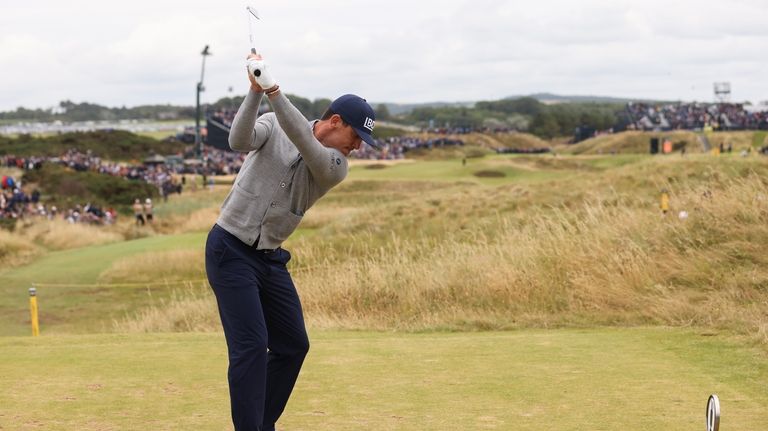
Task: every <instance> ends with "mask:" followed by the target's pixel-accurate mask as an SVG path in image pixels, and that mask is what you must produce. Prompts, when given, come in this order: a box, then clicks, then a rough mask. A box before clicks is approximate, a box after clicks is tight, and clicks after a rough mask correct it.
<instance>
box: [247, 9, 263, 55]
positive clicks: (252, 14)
mask: <svg viewBox="0 0 768 431" xmlns="http://www.w3.org/2000/svg"><path fill="white" fill-rule="evenodd" d="M245 10H246V11H248V32H249V36H250V38H251V52H252V53H254V54H256V44H255V43H254V42H253V19H254V18H255V19H259V20H260V19H261V18H259V13H258V12H256V9H254V8H252V7H250V6H246V7H245Z"/></svg>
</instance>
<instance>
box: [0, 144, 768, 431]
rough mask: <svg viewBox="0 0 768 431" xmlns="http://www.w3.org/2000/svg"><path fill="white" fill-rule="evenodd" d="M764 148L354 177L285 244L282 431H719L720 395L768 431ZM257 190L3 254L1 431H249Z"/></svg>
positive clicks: (45, 236)
mask: <svg viewBox="0 0 768 431" xmlns="http://www.w3.org/2000/svg"><path fill="white" fill-rule="evenodd" d="M759 138H760V139H757V138H752V136H751V135H750V136H748V137H746V136H745V137H734V138H730V139H731V141H732V142H736V143H737V145H736V148H735V150H736V151H735V152H734V153H732V154H720V155H715V154H710V153H707V152H703V151H689V152H688V153H687V154H685V155H683V156H681V155H680V154H679V153H674V154H668V155H655V156H651V155H646V154H642V153H641V151H631V149H627V148H628V147H627V146H624V147H622V146H617V145H614V144H613V143H611V142H608V141H607V140H605V139H603V140H602V141H599V142H597V143H595V142H594V141H586V142H583V143H580V144H577V145H572V146H569V147H567V148H563V149H561V150H558V151H556V152H555V153H554V154H553V153H547V154H541V155H525V154H494V153H491V152H488V151H481V149H480V148H475V147H471V148H465V149H462V150H460V151H464V152H465V154H461V153H458V154H457V153H456V152H455V150H454V151H453V152H441V151H440V150H439V149H436V150H434V152H433V153H431V154H426V155H423V156H421V157H418V158H413V159H406V160H400V161H353V162H351V169H350V172H349V176H348V178H347V179H346V181H344V182H343V183H342V184H341V185H339V186H338V187H336V188H334V189H333V190H331V192H329V193H328V194H327V195H326V196H325V197H323V198H322V199H321V200H320V201H319V202H318V203H317V204H316V205H315V206H313V207H312V208H311V209H310V210H309V211H308V212H307V213H306V215H305V217H304V219H303V221H302V222H301V225H300V226H299V229H298V230H297V231H296V232H295V233H294V234H293V235H292V236H291V237H290V239H289V240H288V241H287V242H286V243H285V244H284V247H285V248H286V249H288V250H290V251H291V254H292V255H293V258H292V260H291V261H290V262H289V264H288V267H289V269H290V270H291V273H292V275H293V277H294V280H295V283H296V286H297V289H298V291H299V294H300V296H301V300H302V304H303V307H304V313H305V317H306V322H307V326H308V329H309V335H310V344H311V348H310V351H309V355H308V356H307V359H306V361H305V364H304V367H303V369H302V372H301V375H300V377H299V380H298V383H297V386H296V389H295V391H294V393H293V395H292V397H291V399H290V401H289V403H288V406H287V408H286V411H285V413H284V415H283V416H282V417H281V419H280V422H279V423H278V429H279V430H281V431H282V430H288V431H296V430H326V429H327V430H361V429H369V430H435V431H437V430H486V429H487V430H517V429H523V430H557V431H560V430H562V431H565V430H574V431H575V430H647V429H655V430H700V429H704V421H705V407H706V402H707V398H708V397H709V395H710V394H713V393H714V394H717V395H718V396H719V398H720V402H721V406H722V419H721V427H722V428H721V429H723V430H762V429H768V409H766V408H765V406H766V405H768V391H766V390H765V388H766V387H768V360H767V359H768V252H767V251H768V249H766V244H768V181H766V178H768V159H766V158H765V156H761V155H757V151H751V152H750V154H749V156H745V157H742V156H740V155H739V151H740V150H741V149H742V148H741V147H740V146H745V147H749V146H752V147H754V148H755V149H756V148H757V147H758V146H759V145H761V144H762V141H763V139H764V134H761V135H760V137H759ZM597 139H600V138H597ZM717 139H723V138H722V136H718V135H717V134H715V136H714V138H713V139H712V141H713V142H718V141H717ZM742 141H743V142H742ZM638 142H639V141H638ZM643 142H644V143H645V142H647V139H645V138H644V140H643ZM628 145H629V144H628ZM638 145H639V144H638ZM644 145H645V144H644ZM612 148H619V149H621V150H620V151H613V152H612ZM233 178H234V177H220V178H217V179H216V181H215V185H214V186H212V187H210V188H208V187H202V186H201V187H197V188H196V189H195V190H194V191H192V190H185V191H184V193H182V194H180V195H172V196H170V198H169V199H168V200H167V202H162V201H159V202H157V204H156V207H155V217H156V220H155V223H154V224H153V225H151V226H150V225H147V226H136V225H135V224H134V223H133V220H132V219H131V218H130V216H121V218H120V219H119V220H118V222H117V223H115V224H114V225H112V226H86V225H69V224H67V223H65V222H63V221H47V220H42V221H35V222H33V223H28V224H19V225H17V227H16V229H14V230H13V231H12V232H8V231H5V230H4V231H0V264H2V270H1V271H0V387H2V388H3V389H2V390H1V391H0V430H3V431H7V430H88V431H90V430H180V429H196V430H227V429H231V427H232V425H231V419H230V414H229V394H228V389H227V350H226V344H225V340H224V336H223V333H222V331H221V323H220V321H219V316H218V313H217V309H216V302H215V298H214V296H213V294H212V292H211V290H210V287H209V286H208V283H207V280H206V274H205V265H204V263H205V262H204V249H205V241H206V235H207V232H208V230H209V229H210V227H211V226H212V224H213V223H214V222H215V220H216V217H217V215H218V208H219V205H220V204H221V202H222V201H223V200H224V198H225V196H226V195H227V193H228V191H229V189H230V187H231V183H232V180H233ZM662 191H663V192H664V193H667V194H668V196H669V207H670V208H669V211H668V212H667V213H666V214H663V213H662V211H661V209H660V204H659V202H660V197H661V194H662ZM32 287H34V288H35V289H36V292H37V301H38V307H39V321H40V336H39V337H32V336H31V335H30V334H31V328H30V312H29V293H28V291H29V288H32Z"/></svg>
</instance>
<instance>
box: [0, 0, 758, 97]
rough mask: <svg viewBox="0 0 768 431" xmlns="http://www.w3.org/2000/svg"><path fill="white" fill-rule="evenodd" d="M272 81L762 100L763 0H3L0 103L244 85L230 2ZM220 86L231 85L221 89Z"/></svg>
mask: <svg viewBox="0 0 768 431" xmlns="http://www.w3.org/2000/svg"><path fill="white" fill-rule="evenodd" d="M247 4H251V5H252V6H253V7H255V8H256V9H257V10H258V11H259V14H260V15H261V17H262V20H261V21H260V22H258V23H257V26H256V27H255V28H254V32H255V34H254V36H255V38H256V45H257V48H258V49H259V50H260V51H261V52H263V54H264V56H265V58H266V59H267V60H268V61H269V63H270V65H271V67H272V71H273V74H274V76H275V78H276V79H277V81H278V82H279V83H280V85H281V87H282V88H283V89H285V90H286V91H288V92H290V93H294V94H298V95H301V96H304V97H308V98H318V97H328V98H333V97H335V96H337V95H339V94H342V93H346V92H353V93H357V94H360V95H361V96H363V97H366V98H367V99H368V100H370V101H373V102H385V101H386V102H397V103H412V102H430V101H471V100H490V99H498V98H502V97H506V96H510V95H521V94H531V93H536V92H552V93H557V94H567V95H604V96H617V97H631V98H656V99H672V100H686V101H690V100H700V101H710V100H712V99H713V94H712V84H713V83H714V82H719V81H728V82H730V83H731V86H732V91H733V96H732V97H733V99H734V100H738V101H744V100H749V101H752V102H753V103H756V102H759V101H763V100H768V56H767V55H766V51H767V50H768V2H766V1H765V0H729V1H722V0H719V1H712V0H698V1H689V0H680V1H678V0H663V1H661V0H645V1H628V0H579V1H568V0H537V1H534V0H526V1H516V0H506V1H504V0H468V1H465V0H441V1H439V2H437V1H435V2H426V1H417V0H408V1H405V0H387V1H381V0H377V1H372V0H357V1H354V0H325V1H322V2H320V1H308V0H287V1H279V2H278V1H277V0H273V1H269V2H268V1H263V0H254V1H253V2H250V3H249V2H247V1H246V2H244V1H235V0H219V1H213V0H207V1H202V0H184V1H180V0H170V1H160V0H154V1H147V0H133V1H130V2H111V1H85V0H65V1H52V0H36V1H31V2H25V1H13V2H12V1H6V0H3V1H2V5H0V76H2V80H0V110H8V109H13V108H15V107H17V106H25V107H50V106H55V105H57V104H58V102H59V101H61V100H65V99H69V100H72V101H74V102H83V101H88V102H93V103H99V104H103V105H109V106H122V105H125V106H135V105H140V104H157V103H172V104H185V105H193V104H194V101H195V84H196V82H197V80H198V79H199V78H200V66H201V56H200V51H202V49H203V47H204V46H205V45H210V50H211V52H212V53H213V55H212V56H211V57H208V58H207V64H206V73H205V87H206V92H205V93H203V96H202V97H203V101H209V102H212V101H215V100H217V99H218V98H220V97H223V96H228V95H239V94H244V93H245V91H246V90H247V87H248V82H247V78H246V76H245V72H244V70H245V69H244V67H245V66H244V57H245V55H246V54H247V52H248V50H249V47H250V45H249V43H250V42H249V31H248V19H247V16H246V12H245V6H246V5H247ZM230 89H231V90H230Z"/></svg>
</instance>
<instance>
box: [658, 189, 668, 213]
mask: <svg viewBox="0 0 768 431" xmlns="http://www.w3.org/2000/svg"><path fill="white" fill-rule="evenodd" d="M659 206H660V207H661V212H662V214H666V213H667V212H669V192H668V191H667V189H662V190H661V198H660V202H659Z"/></svg>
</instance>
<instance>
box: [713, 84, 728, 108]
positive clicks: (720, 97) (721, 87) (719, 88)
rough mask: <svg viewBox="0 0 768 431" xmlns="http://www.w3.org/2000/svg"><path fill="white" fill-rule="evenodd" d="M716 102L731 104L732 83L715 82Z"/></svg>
mask: <svg viewBox="0 0 768 431" xmlns="http://www.w3.org/2000/svg"><path fill="white" fill-rule="evenodd" d="M714 87H715V100H716V101H717V102H718V103H730V101H731V83H730V82H715V85H714Z"/></svg>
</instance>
